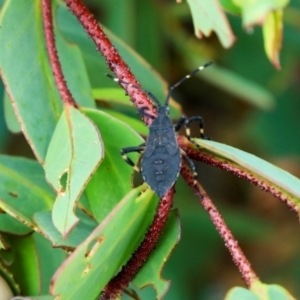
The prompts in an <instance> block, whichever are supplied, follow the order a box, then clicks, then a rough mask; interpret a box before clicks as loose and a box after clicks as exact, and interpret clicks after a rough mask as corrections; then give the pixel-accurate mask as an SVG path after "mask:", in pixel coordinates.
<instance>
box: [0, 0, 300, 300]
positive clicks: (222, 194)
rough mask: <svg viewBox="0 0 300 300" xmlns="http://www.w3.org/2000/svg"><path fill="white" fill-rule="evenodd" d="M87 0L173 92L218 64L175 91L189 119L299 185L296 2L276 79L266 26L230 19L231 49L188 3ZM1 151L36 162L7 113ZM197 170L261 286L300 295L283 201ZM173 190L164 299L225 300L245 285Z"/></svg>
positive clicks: (186, 196) (293, 221)
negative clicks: (199, 31)
mask: <svg viewBox="0 0 300 300" xmlns="http://www.w3.org/2000/svg"><path fill="white" fill-rule="evenodd" d="M85 2H86V3H88V5H89V7H90V9H91V10H92V11H93V12H94V13H95V14H96V16H97V18H98V20H99V21H100V22H101V23H102V24H104V25H105V26H106V27H107V28H109V29H110V30H111V31H112V32H113V33H115V34H116V35H117V36H118V37H119V38H120V39H122V40H123V41H124V42H125V43H127V44H128V45H130V46H131V47H132V48H133V49H134V50H135V51H136V52H138V53H139V54H140V55H141V56H143V57H144V58H145V59H146V60H147V61H148V62H149V64H151V65H152V66H153V68H155V69H156V70H157V71H158V72H159V73H160V74H161V75H162V76H163V77H164V78H165V79H166V81H167V82H169V83H170V84H172V83H174V82H176V81H177V80H179V79H180V78H181V77H183V76H184V75H186V74H187V73H189V72H190V71H191V70H192V69H194V68H196V67H197V66H198V65H201V64H203V63H205V62H207V61H209V60H213V61H214V63H215V64H214V65H213V66H211V67H210V68H209V69H207V70H205V71H204V72H203V73H202V74H199V76H197V77H194V78H192V79H191V80H189V81H187V82H186V83H185V84H184V85H182V86H180V87H179V88H178V89H177V90H176V92H175V93H174V98H175V99H176V101H178V102H179V103H180V104H181V105H182V108H183V113H184V114H186V115H188V116H191V115H201V116H202V117H203V118H204V121H205V128H206V135H207V136H209V137H211V139H213V140H215V141H218V142H222V143H225V144H229V145H232V146H234V147H237V148H240V149H242V150H244V151H248V152H250V153H253V154H255V155H257V156H259V157H261V158H263V159H265V160H268V161H270V162H272V163H274V164H275V165H277V166H279V167H282V168H283V169H285V170H287V171H289V172H291V173H292V174H294V175H295V176H297V177H300V156H299V154H300V139H299V136H300V134H299V126H298V124H299V119H300V101H299V92H300V87H299V83H300V82H299V80H300V59H299V58H298V57H299V54H300V32H299V30H300V3H299V1H296V0H294V1H291V2H290V4H289V6H288V7H287V8H286V9H285V11H284V33H283V47H282V51H281V54H280V61H281V67H282V68H281V70H279V71H278V70H276V69H275V68H274V67H273V66H272V65H271V63H270V62H269V61H268V59H267V57H266V54H265V52H264V48H263V38H262V30H261V27H259V26H256V27H254V28H253V30H248V31H246V30H244V29H243V28H242V24H241V18H240V17H239V16H232V15H227V17H228V19H229V21H230V25H231V26H232V29H233V32H234V34H235V35H236V38H237V40H236V42H235V44H234V45H233V47H232V48H230V49H227V50H226V49H223V48H222V46H221V45H220V42H219V40H218V38H217V37H216V36H215V35H214V34H212V35H211V36H210V37H209V38H204V39H202V40H199V39H197V38H196V37H195V36H194V29H193V23H192V19H191V15H190V11H189V8H188V6H187V4H186V3H182V4H181V5H177V4H176V3H175V1H158V0H156V1H150V0H145V1H138V0H127V1H111V0H101V1H100V0H86V1H85ZM100 59H101V58H100ZM205 72H206V73H207V74H206V75H205ZM209 74H210V75H209ZM211 74H213V75H211ZM135 75H136V77H137V78H139V74H135ZM101 76H102V75H101ZM142 84H143V83H142ZM1 90H2V91H3V86H1ZM1 101H2V99H1ZM194 133H195V134H196V133H197V130H196V128H195V130H194ZM0 147H1V152H3V153H8V154H11V155H21V156H27V157H33V154H32V152H31V150H30V148H29V146H28V145H27V143H26V141H25V140H24V138H23V136H22V135H21V134H20V135H12V134H11V133H9V132H8V130H7V128H6V125H5V122H4V118H3V105H1V116H0ZM197 169H198V174H199V180H200V183H201V184H202V185H203V186H204V188H205V189H206V191H207V192H208V194H209V195H210V197H211V198H212V199H213V201H214V203H215V204H216V206H217V207H218V208H219V210H220V211H221V213H222V215H223V217H224V218H225V220H226V222H227V223H228V225H229V226H230V228H231V229H232V231H233V233H234V235H235V237H236V238H237V239H238V241H239V243H240V246H241V247H242V249H243V250H244V252H245V254H246V256H247V257H248V259H249V260H250V262H251V263H252V266H253V268H254V270H255V271H256V272H257V274H258V276H259V277H260V278H261V280H262V281H263V282H266V283H278V284H281V285H283V286H284V287H285V288H286V289H288V290H289V291H290V292H291V293H292V294H293V295H294V296H295V297H296V298H297V297H300V286H299V284H298V283H299V281H300V259H299V255H297V254H298V253H300V251H299V250H300V243H299V237H298V233H299V222H298V220H297V217H296V215H295V214H294V213H293V212H291V211H289V210H288V209H287V207H286V206H285V205H283V204H282V203H280V202H279V200H277V199H275V198H273V197H271V196H270V195H268V194H266V193H264V192H262V191H260V190H259V189H258V188H257V187H255V186H253V185H251V184H250V183H248V182H244V181H242V180H240V179H238V178H236V177H234V176H233V175H232V174H229V173H225V172H224V171H222V170H219V169H216V168H213V167H211V166H206V165H204V164H197ZM176 190H177V193H176V198H175V204H174V207H176V208H178V209H179V212H180V215H181V222H182V240H181V242H180V244H179V245H178V246H177V248H176V249H175V250H174V253H173V254H172V256H171V258H170V260H169V262H168V263H167V265H166V267H165V269H164V272H163V276H164V277H165V278H166V279H171V280H172V283H171V288H170V291H169V293H168V295H167V296H166V298H165V299H167V300H170V299H172V300H174V299H175V300H176V299H178V300H179V299H205V300H208V299H221V298H222V297H223V296H224V295H225V293H226V291H227V290H228V289H229V288H231V287H233V286H236V285H241V286H244V284H243V282H242V280H241V279H240V275H239V273H238V270H237V268H236V267H235V265H234V263H233V262H232V261H231V259H230V255H229V254H228V251H227V249H226V248H225V246H224V244H223V241H222V240H221V239H220V237H219V236H218V234H217V232H216V230H215V229H214V226H213V225H212V223H211V222H210V219H209V217H208V216H207V214H206V213H205V212H204V210H203V209H202V207H201V205H200V204H199V202H198V200H197V198H196V197H194V196H193V194H192V192H191V191H190V190H189V189H188V188H187V186H186V184H185V183H184V182H183V180H182V179H179V181H178V184H177V185H176ZM146 295H150V296H148V297H147V296H146ZM143 299H144V298H143ZM145 299H153V291H151V289H146V290H145Z"/></svg>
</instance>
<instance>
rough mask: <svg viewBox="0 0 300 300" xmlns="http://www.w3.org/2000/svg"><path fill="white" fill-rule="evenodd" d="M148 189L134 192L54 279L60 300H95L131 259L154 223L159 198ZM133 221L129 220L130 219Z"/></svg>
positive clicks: (92, 234) (53, 285) (53, 283)
mask: <svg viewBox="0 0 300 300" xmlns="http://www.w3.org/2000/svg"><path fill="white" fill-rule="evenodd" d="M145 188H146V185H145V184H144V185H142V186H140V187H138V188H136V189H134V190H132V191H131V192H130V193H129V194H128V195H127V196H126V197H125V198H124V199H123V200H122V201H121V202H120V203H119V204H118V205H117V206H116V207H115V208H114V210H113V211H112V212H111V213H110V214H109V215H108V216H107V217H106V218H105V220H104V221H103V222H102V223H101V224H100V225H99V226H98V227H97V228H96V229H95V230H94V231H93V232H92V233H91V234H90V235H89V236H88V237H87V239H86V240H85V241H84V242H83V243H82V244H81V245H79V246H78V247H77V249H76V250H75V251H74V252H73V253H72V254H71V255H70V256H69V258H68V259H67V260H66V261H65V262H64V264H63V265H62V266H61V267H60V268H59V269H58V270H57V272H56V274H55V275H54V277H53V280H52V285H51V289H50V293H51V294H52V295H60V300H67V299H69V300H74V299H95V298H96V297H97V296H98V295H99V293H100V291H101V290H102V289H103V288H104V286H105V285H106V284H107V282H108V281H109V280H110V279H111V278H112V277H113V276H114V275H115V274H116V273H117V272H118V271H119V270H120V267H121V266H123V265H124V264H125V262H126V261H127V260H128V259H129V258H130V255H131V253H132V252H133V251H134V250H135V249H136V248H137V246H138V245H139V243H140V242H141V240H142V238H143V235H144V234H145V231H146V229H147V228H148V226H149V224H150V223H151V221H152V219H153V216H154V213H155V208H156V205H157V197H156V196H155V195H154V194H153V192H151V191H150V190H149V189H148V190H147V191H146V192H143V191H144V190H145ZM129 215H130V218H129V219H128V216H129Z"/></svg>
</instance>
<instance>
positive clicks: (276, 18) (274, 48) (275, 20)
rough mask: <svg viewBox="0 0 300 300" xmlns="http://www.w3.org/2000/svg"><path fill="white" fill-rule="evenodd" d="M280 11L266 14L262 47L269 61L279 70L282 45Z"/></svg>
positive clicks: (281, 14) (281, 12)
mask: <svg viewBox="0 0 300 300" xmlns="http://www.w3.org/2000/svg"><path fill="white" fill-rule="evenodd" d="M282 16H283V11H282V9H280V10H276V11H272V12H270V13H268V15H267V17H266V19H265V21H264V24H263V35H264V47H265V51H266V53H267V56H268V58H269V60H270V61H271V62H272V63H273V65H274V66H275V67H276V68H277V69H280V62H279V51H280V49H281V44H282V28H283V24H282Z"/></svg>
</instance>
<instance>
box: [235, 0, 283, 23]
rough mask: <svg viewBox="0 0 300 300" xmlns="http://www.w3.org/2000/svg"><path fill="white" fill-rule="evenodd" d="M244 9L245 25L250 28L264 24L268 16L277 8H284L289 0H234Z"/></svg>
mask: <svg viewBox="0 0 300 300" xmlns="http://www.w3.org/2000/svg"><path fill="white" fill-rule="evenodd" d="M232 1H233V3H234V4H235V5H237V6H239V7H240V8H241V10H242V19H243V26H244V27H246V28H248V27H252V26H253V25H255V24H262V23H263V21H264V20H265V18H266V16H267V15H268V14H269V13H270V12H272V11H275V10H279V9H283V8H284V7H285V6H286V5H287V4H288V3H289V0H232Z"/></svg>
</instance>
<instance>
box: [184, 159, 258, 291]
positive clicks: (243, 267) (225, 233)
mask: <svg viewBox="0 0 300 300" xmlns="http://www.w3.org/2000/svg"><path fill="white" fill-rule="evenodd" d="M181 175H182V176H183V178H184V179H185V180H186V182H187V183H188V185H189V186H190V187H191V188H192V189H193V190H194V192H195V193H196V195H197V196H198V197H199V198H200V201H201V204H202V206H203V207H204V209H205V210H206V211H207V212H208V214H209V216H210V218H211V220H212V222H213V223H214V225H215V227H216V229H217V231H218V232H219V234H220V236H221V238H222V239H223V240H224V242H225V245H226V247H227V248H228V250H229V252H230V254H231V256H232V260H233V261H234V263H235V264H236V265H237V267H238V269H239V271H240V273H241V275H242V278H243V280H244V282H245V283H246V285H247V287H248V288H250V287H251V285H252V284H253V283H254V282H255V281H257V280H258V276H257V275H256V274H255V272H254V271H253V270H252V267H251V264H250V262H249V261H248V259H247V258H246V256H245V255H244V253H243V251H242V250H241V248H240V247H239V245H238V242H237V241H236V239H235V238H234V236H233V235H232V233H231V231H230V229H229V228H228V226H227V225H226V223H225V221H224V219H223V218H222V216H221V214H220V212H219V211H218V209H217V208H216V207H215V205H214V204H213V202H212V201H211V199H210V198H209V197H208V195H207V194H206V192H205V191H204V189H203V188H202V187H201V185H200V184H199V183H198V182H197V183H196V184H195V182H194V177H193V174H192V172H191V170H190V169H189V168H188V165H187V163H186V161H185V160H184V161H183V163H182V167H181Z"/></svg>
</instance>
